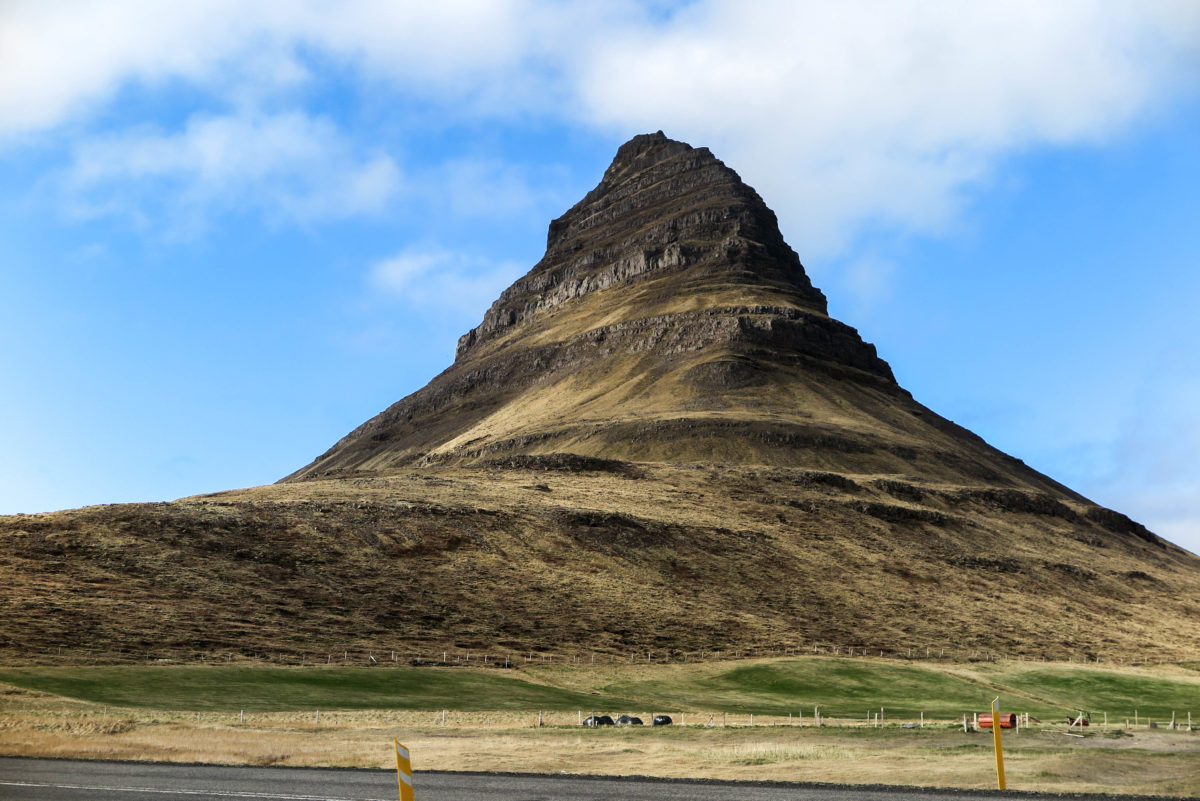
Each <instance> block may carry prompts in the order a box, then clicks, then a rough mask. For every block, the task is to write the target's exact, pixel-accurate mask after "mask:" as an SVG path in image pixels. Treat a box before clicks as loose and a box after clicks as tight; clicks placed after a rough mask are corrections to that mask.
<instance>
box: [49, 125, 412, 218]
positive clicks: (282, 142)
mask: <svg viewBox="0 0 1200 801" xmlns="http://www.w3.org/2000/svg"><path fill="white" fill-rule="evenodd" d="M57 183H58V185H59V187H61V189H62V191H63V192H64V193H65V195H66V197H67V199H68V201H69V203H70V206H71V208H72V210H73V211H74V212H75V213H77V214H80V215H83V216H102V215H120V216H126V217H129V218H131V219H133V220H136V221H138V222H139V223H140V224H141V225H145V226H150V225H153V226H155V227H157V228H160V229H161V230H164V231H166V232H168V233H170V234H173V235H177V236H178V235H187V234H190V233H195V232H196V231H197V230H198V229H202V228H203V227H204V226H205V224H206V222H207V217H208V215H209V214H210V213H213V212H216V211H229V210H236V211H247V210H248V211H253V212H256V213H259V214H261V215H263V216H264V217H265V218H267V219H269V220H275V221H300V222H307V221H311V220H317V219H329V218H340V217H347V216H353V215H358V214H364V213H373V212H377V211H379V210H381V209H382V208H384V207H385V206H386V204H387V203H388V201H389V200H390V199H392V198H393V196H395V194H396V193H397V191H398V190H399V187H400V183H401V178H400V170H399V168H398V167H397V165H396V163H395V162H394V161H393V159H392V158H391V157H390V156H388V155H386V154H371V153H363V152H360V149H359V148H357V147H355V145H354V144H353V143H351V142H350V141H349V140H348V139H347V138H346V137H345V136H343V134H342V133H341V132H340V131H339V130H338V128H337V127H336V126H335V125H334V124H333V123H331V122H329V121H328V120H325V119H323V118H320V117H310V116H308V115H305V114H301V113H295V112H293V113H286V114H280V115H273V116H266V115H249V116H194V117H192V118H191V119H189V120H188V121H187V124H186V125H185V126H184V127H183V129H182V130H179V131H176V132H165V131H161V130H157V129H145V128H143V129H138V130H133V131H128V132H125V133H121V134H117V135H111V136H103V137H97V138H94V139H88V140H84V141H83V142H80V143H79V144H78V145H77V146H76V147H75V149H74V153H73V156H72V159H71V162H70V165H69V166H68V167H67V168H66V170H65V171H64V172H63V173H62V174H61V175H60V176H59V177H58V181H57Z"/></svg>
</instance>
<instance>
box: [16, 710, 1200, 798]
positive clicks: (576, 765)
mask: <svg viewBox="0 0 1200 801" xmlns="http://www.w3.org/2000/svg"><path fill="white" fill-rule="evenodd" d="M693 714H694V717H692V716H690V715H689V723H690V724H691V725H688V726H673V727H670V728H654V729H652V728H648V727H647V728H643V729H634V728H605V729H594V730H591V729H580V728H578V727H576V726H572V725H569V724H571V723H574V717H575V716H574V715H569V714H564V713H558V714H556V715H554V716H546V718H545V722H546V723H547V724H554V725H547V726H545V727H542V728H537V727H536V713H532V712H530V713H470V714H467V713H451V714H450V715H448V718H447V724H446V725H441V724H440V719H441V718H440V715H438V714H434V713H428V712H392V711H387V712H383V711H358V712H332V713H323V714H322V715H321V717H320V723H317V722H316V721H315V716H314V714H313V713H271V714H262V713H259V714H253V715H247V716H246V719H245V721H244V722H242V721H241V720H240V716H239V715H238V714H237V713H232V714H231V713H222V714H212V713H206V714H204V715H201V716H200V718H199V719H197V717H196V715H195V714H193V713H180V712H161V711H147V710H129V709H121V710H117V709H112V708H108V709H105V708H104V707H100V706H96V705H91V704H83V703H78V702H71V701H64V700H62V699H59V698H56V697H52V696H46V695H42V694H39V693H31V692H27V691H21V690H16V689H8V690H6V692H5V694H4V695H2V696H0V753H4V754H6V755H37V756H58V757H84V758H99V759H139V760H156V761H168V762H204V763H220V764H248V765H276V764H277V765H309V766H347V767H378V768H388V767H390V766H391V765H392V764H393V763H392V762H391V752H390V750H389V746H390V743H391V740H392V739H393V738H399V739H400V740H401V741H402V742H404V743H405V744H406V745H408V746H409V747H410V749H411V750H412V753H413V764H414V766H415V767H416V769H417V770H469V771H516V772H536V773H558V772H567V773H582V774H613V775H650V776H670V777H711V778H720V779H742V780H750V779H760V780H761V779H771V780H780V781H819V782H838V783H849V784H865V783H884V784H905V785H926V786H939V787H966V788H988V787H992V786H994V781H995V780H994V763H993V758H992V752H991V737H990V736H988V735H987V734H986V733H984V734H970V735H968V734H963V733H962V732H961V731H960V730H956V729H953V728H950V727H948V726H945V725H939V726H932V725H931V726H929V727H927V728H926V729H923V730H906V729H901V728H886V729H874V728H869V727H865V726H849V725H842V726H834V727H830V726H826V727H822V728H813V727H811V726H806V727H799V726H786V725H757V726H754V727H750V726H747V725H744V723H745V720H744V719H743V721H742V723H743V725H739V726H736V727H734V726H730V727H724V728H723V727H720V726H719V725H718V726H713V727H709V726H705V725H703V723H704V721H705V720H706V718H705V717H704V716H703V714H702V713H693ZM782 720H783V719H781V718H772V719H764V718H759V721H758V722H759V723H767V722H768V721H770V722H774V723H781V722H782ZM692 721H695V723H693V722H692ZM697 723H699V724H701V725H696V724H697ZM1005 749H1006V750H1005V764H1006V772H1007V776H1008V784H1009V787H1010V788H1012V789H1019V790H1040V791H1053V792H1114V793H1150V794H1162V795H1168V796H1194V795H1197V794H1200V770H1198V768H1200V733H1185V732H1170V731H1146V730H1139V731H1135V732H1128V733H1121V734H1119V735H1118V734H1117V733H1116V732H1115V731H1110V732H1109V733H1108V735H1107V736H1106V735H1105V734H1104V733H1102V732H1096V733H1094V735H1093V736H1089V737H1087V738H1083V739H1081V738H1074V737H1066V736H1063V735H1062V734H1061V733H1059V732H1058V731H1056V730H1054V729H1052V728H1044V729H1041V730H1024V731H1022V732H1021V733H1020V734H1015V735H1014V734H1013V733H1011V732H1006V733H1005Z"/></svg>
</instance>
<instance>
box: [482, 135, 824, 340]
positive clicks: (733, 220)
mask: <svg viewBox="0 0 1200 801" xmlns="http://www.w3.org/2000/svg"><path fill="white" fill-rule="evenodd" d="M546 240H547V242H546V255H545V256H544V257H543V258H542V260H541V261H540V262H538V264H537V265H536V266H535V267H534V268H533V269H532V270H531V271H530V272H529V274H528V275H526V276H525V277H523V278H522V279H520V280H519V281H517V282H516V283H515V284H513V285H512V286H511V287H509V288H508V289H507V290H505V291H504V293H503V294H501V296H500V297H499V299H497V301H496V302H495V303H494V304H493V305H492V308H491V309H489V311H488V313H487V314H486V315H485V317H484V319H483V322H482V323H481V324H480V325H479V326H478V327H477V328H475V329H474V330H473V331H471V332H470V333H468V334H467V335H466V336H464V337H463V338H462V341H461V342H460V350H459V356H460V357H461V355H462V352H463V350H464V349H467V348H470V347H472V346H474V345H476V344H477V343H479V342H482V341H485V340H487V339H490V338H493V337H495V336H497V335H499V334H501V333H503V332H504V331H506V330H507V329H508V328H510V327H512V326H514V325H518V324H520V323H524V322H526V321H528V320H530V319H531V318H534V317H536V316H538V315H539V314H541V313H543V312H545V311H547V310H550V309H553V308H555V307H557V306H558V305H559V304H561V303H563V302H566V301H568V300H571V299H574V298H577V297H579V296H580V295H583V294H587V293H589V292H593V291H598V290H606V289H609V288H611V287H613V286H614V285H616V284H620V283H626V282H637V281H641V280H646V279H647V278H649V277H653V276H659V275H663V274H667V273H674V274H678V275H680V277H681V279H683V280H684V281H685V282H686V283H687V284H688V290H687V291H690V292H696V291H699V290H701V289H702V287H701V286H698V285H697V284H696V280H697V279H698V278H700V277H704V279H705V282H706V283H707V284H708V285H710V286H716V285H717V284H724V285H726V286H727V287H728V286H733V285H742V286H744V287H746V288H753V287H754V286H755V285H759V287H758V288H759V289H767V288H770V289H772V290H774V293H775V294H776V295H778V294H780V293H782V294H783V295H784V296H785V297H783V298H780V297H776V298H775V300H774V301H773V302H775V301H779V300H783V301H784V302H785V303H786V304H787V305H789V306H796V307H800V308H804V309H808V310H810V311H816V312H820V313H822V314H824V313H825V311H826V306H825V297H824V295H822V294H821V292H820V291H819V290H817V289H815V288H814V287H813V286H812V282H811V281H809V279H808V276H807V275H806V274H805V272H804V268H803V267H802V266H801V264H800V259H799V257H798V256H797V255H796V253H795V251H793V250H792V249H791V248H790V247H788V245H787V243H786V242H784V240H783V236H782V234H780V232H779V224H778V221H777V220H776V218H775V214H774V213H773V212H772V211H771V210H770V209H769V208H767V206H766V204H765V203H764V202H763V200H762V198H761V197H759V195H758V193H757V192H755V191H754V190H753V189H752V188H750V187H749V186H747V185H746V184H745V183H743V182H742V180H741V178H740V177H738V174H737V173H736V172H734V171H733V170H731V169H730V168H728V167H726V166H725V164H723V163H722V162H721V161H720V160H719V159H717V158H716V157H715V156H713V155H712V153H711V152H709V150H708V149H707V148H694V147H692V146H691V145H688V144H686V143H684V142H678V141H675V140H673V139H668V138H667V137H666V136H665V135H664V134H663V133H662V132H661V131H659V132H658V133H654V134H643V135H640V136H635V137H634V138H633V139H631V140H630V141H628V142H626V143H625V144H624V145H622V146H621V148H620V149H619V150H618V151H617V155H616V157H615V158H614V159H613V162H612V164H611V165H610V166H609V167H608V169H607V170H606V171H605V174H604V178H603V179H602V180H601V181H600V183H599V184H598V185H597V186H596V188H595V189H593V190H592V191H590V192H588V194H587V195H586V196H585V197H584V198H583V199H582V200H581V201H579V203H577V204H575V205H574V206H573V207H572V208H571V209H569V210H568V211H567V212H566V213H565V214H563V215H562V216H561V217H559V218H558V219H556V220H554V221H553V222H551V223H550V228H549V233H548V234H547V237H546ZM684 273H686V275H683V274H684Z"/></svg>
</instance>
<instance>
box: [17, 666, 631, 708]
mask: <svg viewBox="0 0 1200 801" xmlns="http://www.w3.org/2000/svg"><path fill="white" fill-rule="evenodd" d="M0 681H3V682H7V683H9V684H14V685H16V686H18V687H24V688H27V689H31V690H39V691H41V692H46V693H53V694H55V695H62V696H67V697H69V698H77V699H79V700H82V701H91V702H94V703H102V704H109V705H113V706H129V707H138V708H143V709H166V710H195V711H208V710H212V711H230V710H239V709H245V710H253V711H264V712H265V711H290V710H306V709H457V710H462V711H477V710H509V709H512V710H528V709H547V710H549V709H571V710H574V709H580V708H590V707H592V706H595V705H597V704H604V705H616V706H629V705H631V701H630V700H629V699H622V698H610V697H601V696H596V695H590V694H582V693H578V692H572V691H570V690H563V689H559V688H556V687H547V686H545V685H541V684H534V683H532V682H528V681H524V680H522V679H520V678H513V677H511V676H508V675H498V674H497V673H496V672H494V671H473V670H458V669H437V668H409V667H401V668H391V667H382V668H273V667H168V666H163V667H159V666H148V667H139V666H116V667H79V668H19V669H7V670H0Z"/></svg>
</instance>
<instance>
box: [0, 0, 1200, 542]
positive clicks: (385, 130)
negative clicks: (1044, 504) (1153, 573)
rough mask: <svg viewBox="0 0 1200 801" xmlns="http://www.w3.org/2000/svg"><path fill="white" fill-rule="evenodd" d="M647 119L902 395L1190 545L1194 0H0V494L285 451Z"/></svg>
mask: <svg viewBox="0 0 1200 801" xmlns="http://www.w3.org/2000/svg"><path fill="white" fill-rule="evenodd" d="M658 129H662V130H664V131H665V132H666V133H667V134H668V135H669V136H672V137H674V138H677V139H682V140H684V141H688V142H690V143H692V144H694V145H705V146H708V147H710V148H711V149H712V150H713V152H714V153H716V155H717V156H718V157H719V158H721V159H723V160H724V161H725V162H726V163H727V164H729V165H730V166H731V167H733V168H734V169H736V170H737V171H738V172H739V173H740V174H741V175H742V177H743V178H744V179H745V180H746V181H747V182H748V183H750V184H751V185H753V186H755V187H756V188H757V189H758V190H759V192H760V193H761V194H762V195H763V196H764V198H765V200H766V201H767V203H768V205H770V206H771V207H772V208H773V209H775V211H776V212H777V214H778V215H779V218H780V222H781V226H782V228H783V230H784V234H785V236H786V237H787V238H788V241H789V242H790V243H791V244H792V246H793V247H794V248H795V249H796V250H797V252H799V254H800V257H801V259H802V261H803V262H804V263H805V266H806V268H807V269H808V271H809V273H810V274H811V275H812V277H813V280H814V282H815V283H816V284H817V285H818V286H820V287H821V288H822V289H823V290H824V291H825V293H826V294H827V295H828V297H829V299H830V308H831V311H832V313H833V314H834V315H835V316H836V317H838V318H840V319H842V320H843V321H845V322H847V323H849V324H851V325H853V326H855V327H857V328H858V329H859V330H860V331H861V332H862V334H863V336H864V337H865V338H866V339H867V340H868V341H871V342H874V343H875V344H876V345H877V347H878V348H879V350H880V353H881V355H882V356H883V357H884V358H885V359H887V360H888V361H889V362H890V363H891V364H892V366H893V369H894V370H895V373H896V375H897V378H898V379H899V380H900V382H901V383H902V384H903V385H904V386H905V387H906V388H908V389H909V390H910V391H912V392H913V394H914V395H915V396H916V397H917V398H918V399H919V400H921V401H922V402H924V403H925V404H927V405H929V406H930V407H932V408H934V409H935V410H937V411H938V412H940V413H942V414H943V415H945V416H947V417H949V418H951V419H954V420H956V421H957V422H959V423H961V424H963V425H966V426H967V427H969V428H971V429H972V430H974V431H976V432H977V433H979V434H980V435H981V436H983V437H984V438H985V439H987V440H988V441H989V442H991V443H993V444H994V445H996V446H998V447H1000V448H1002V449H1003V450H1005V451H1007V452H1009V453H1012V454H1013V455H1015V456H1018V457H1020V458H1022V459H1024V460H1025V461H1026V462H1028V463H1029V464H1031V465H1033V466H1034V467H1036V468H1038V469H1040V470H1042V471H1043V472H1046V473H1048V474H1049V475H1051V476H1053V477H1055V478H1057V479H1059V480H1060V481H1063V482H1064V483H1066V484H1068V485H1069V486H1071V487H1073V488H1075V489H1076V490H1078V491H1080V492H1082V493H1083V494H1085V495H1087V496H1089V497H1091V498H1092V499H1094V500H1095V501H1097V502H1099V503H1102V504H1104V505H1107V506H1111V507H1113V508H1116V509H1118V510H1120V511H1123V512H1125V513H1127V514H1129V515H1130V516H1131V517H1133V518H1135V519H1137V520H1139V521H1141V522H1143V523H1145V524H1146V525H1148V526H1149V527H1150V528H1152V529H1153V530H1155V531H1157V532H1158V533H1160V534H1162V535H1163V536H1166V537H1167V538H1168V539H1171V540H1172V541H1174V542H1176V543H1179V544H1181V545H1183V546H1185V547H1187V548H1189V549H1190V550H1192V551H1193V552H1200V403H1198V402H1197V399H1198V398H1200V355H1198V350H1200V349H1198V347H1197V346H1198V345H1200V322H1198V316H1197V314H1196V311H1195V309H1196V306H1197V301H1200V270H1198V269H1197V267H1198V266H1200V265H1198V264H1197V261H1198V260H1200V224H1198V222H1197V221H1200V191H1197V187H1200V6H1198V5H1197V4H1195V3H1194V2H1186V1H1185V2H1105V3H1100V2H1082V1H1080V2H1071V1H1070V0H1064V2H1060V3H1053V4H1049V3H1044V2H1004V3H1000V2H996V3H971V4H964V3H959V2H923V3H906V2H874V1H871V2H868V1H867V0H861V1H859V0H855V1H852V2H844V3H837V4H830V3H823V2H821V3H816V2H814V3H805V2H750V3H739V2H732V0H703V1H697V2H690V3H670V2H649V3H635V2H620V1H618V2H610V3H604V4H600V3H590V2H544V1H543V0H497V1H496V2H488V3H481V2H443V3H437V4H431V3H420V4H417V3H403V2H382V0H380V1H379V2H375V1H374V0H351V1H350V2H346V3H340V4H327V3H323V2H316V1H315V0H312V1H311V2H303V1H302V0H297V1H296V2H267V1H265V0H264V2H260V3H254V4H249V5H247V4H243V3H236V2H224V1H223V0H212V2H204V3H178V4H174V3H173V4H162V3H157V2H148V1H147V2H134V1H133V0H128V1H126V0H116V1H115V2H110V3H104V4H65V3H64V4H48V3H37V2H19V1H18V2H10V3H6V4H4V5H3V6H2V7H0V300H2V302H3V307H2V308H3V309H4V313H3V314H2V315H0V368H2V369H3V371H4V372H3V374H4V375H5V376H6V386H7V391H6V392H5V393H4V401H3V412H4V413H3V415H0V514H7V513H15V512H38V511H48V510H52V509H60V508H68V507H76V506H82V505H88V504H96V503H118V502H126V501H150V500H168V499H172V498H176V497H181V496H185V495H190V494H196V493H201V492H208V491H214V490H220V489H228V488H233V487H240V486H249V485H254V484H262V483H267V482H271V481H274V480H276V479H278V478H280V477H281V476H283V475H285V474H287V473H289V472H291V471H292V470H294V469H296V468H298V467H300V466H302V465H304V464H306V463H307V462H308V461H310V460H311V459H312V458H314V457H315V456H316V455H318V454H319V453H321V452H322V451H324V450H325V449H326V448H327V447H328V446H329V445H331V444H332V443H333V442H334V441H335V440H337V439H338V438H339V437H341V436H342V435H343V434H345V433H346V432H347V431H349V430H350V429H351V428H353V427H354V426H356V425H358V424H359V423H361V422H362V421H364V420H366V419H367V418H369V417H370V416H372V415H374V414H376V413H377V412H379V411H380V410H382V409H383V408H384V407H386V406H387V405H389V404H390V403H392V402H393V401H395V400H397V399H399V398H400V397H402V396H404V395H406V394H408V393H409V392H412V391H413V390H415V389H417V388H419V387H420V386H422V385H423V384H424V383H425V382H426V381H428V379H429V378H431V377H432V376H433V375H435V374H436V373H437V372H439V371H440V370H442V369H443V368H445V367H446V366H448V365H449V363H450V362H451V360H452V358H453V352H454V344H455V341H456V339H457V337H458V336H459V335H461V334H462V333H464V332H465V331H466V330H467V329H469V328H471V327H472V326H474V325H475V324H476V323H477V322H478V321H479V319H480V317H481V316H482V314H483V311H484V310H485V309H486V307H487V305H488V304H489V303H490V301H491V300H492V299H493V298H494V296H495V295H496V294H497V293H498V292H499V291H500V290H501V289H503V288H504V287H505V286H506V285H507V284H508V283H510V282H511V281H512V280H513V279H515V278H517V277H518V276H520V275H521V274H523V273H524V272H525V271H526V270H528V269H529V267H531V266H532V265H533V264H534V262H536V261H537V259H538V258H539V257H540V256H541V252H542V249H543V247H544V244H545V233H546V225H547V223H548V222H549V220H550V219H552V218H553V217H556V216H558V215H559V214H561V213H562V212H563V211H564V210H565V209H566V208H568V207H569V206H570V205H571V204H573V203H574V202H575V201H576V200H578V199H579V198H580V197H581V196H582V195H583V194H584V193H585V192H586V191H587V190H588V189H590V188H591V187H592V186H594V185H595V184H596V183H597V182H598V180H599V178H600V176H601V174H602V172H603V170H604V168H605V166H607V164H608V162H609V161H610V160H611V158H612V155H613V153H614V152H615V150H616V148H617V147H618V146H619V145H620V144H621V142H623V141H625V140H626V139H628V138H629V137H630V136H632V135H634V134H637V133H643V132H648V131H654V130H658Z"/></svg>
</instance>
